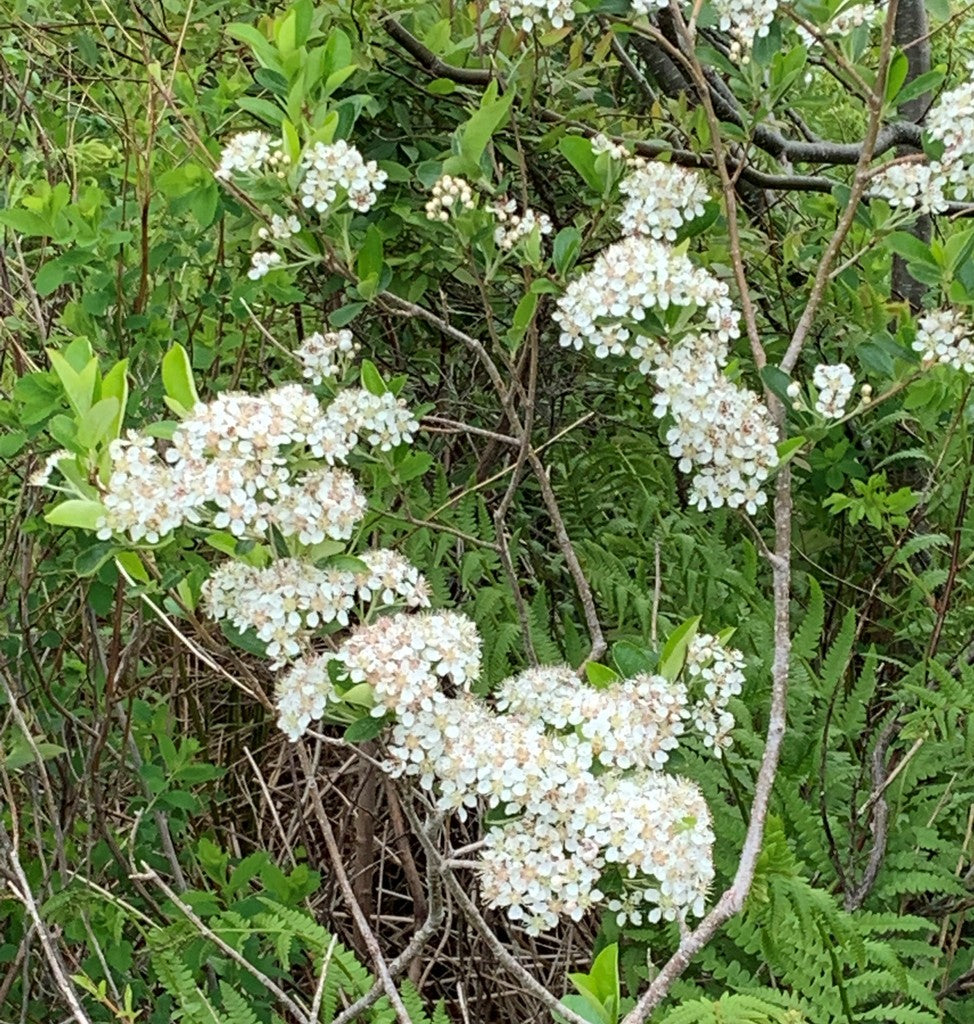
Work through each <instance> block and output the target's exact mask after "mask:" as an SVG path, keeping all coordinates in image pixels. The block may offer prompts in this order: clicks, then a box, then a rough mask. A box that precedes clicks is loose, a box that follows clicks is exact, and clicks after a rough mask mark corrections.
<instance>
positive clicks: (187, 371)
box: [162, 342, 199, 412]
mask: <svg viewBox="0 0 974 1024" xmlns="http://www.w3.org/2000/svg"><path fill="white" fill-rule="evenodd" d="M162 385H163V387H164V388H165V389H166V395H167V396H168V397H169V398H171V399H172V400H173V402H174V403H176V405H178V406H179V408H180V409H181V410H184V411H185V412H191V411H192V410H193V408H195V406H196V404H197V403H198V402H199V397H198V396H197V394H196V385H195V384H194V383H193V367H192V366H191V365H190V362H189V355H188V354H187V352H186V349H184V348H183V346H182V345H180V344H179V343H178V342H177V343H176V344H175V345H173V346H172V348H171V349H169V351H168V352H167V353H166V354H165V355H164V356H163V357H162ZM176 411H177V412H178V411H179V410H176Z"/></svg>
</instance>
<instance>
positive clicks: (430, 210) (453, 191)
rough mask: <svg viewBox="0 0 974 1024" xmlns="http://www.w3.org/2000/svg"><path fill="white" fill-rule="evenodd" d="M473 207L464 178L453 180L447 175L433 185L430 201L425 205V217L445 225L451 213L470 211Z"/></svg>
mask: <svg viewBox="0 0 974 1024" xmlns="http://www.w3.org/2000/svg"><path fill="white" fill-rule="evenodd" d="M475 205H476V203H475V202H474V198H473V189H471V187H470V183H469V182H468V181H467V180H466V179H465V178H453V177H451V176H450V175H449V174H444V175H443V177H442V178H439V179H438V180H437V181H435V182H434V183H433V188H432V189H431V190H430V199H429V201H428V202H427V203H426V216H427V218H428V219H429V220H439V221H443V222H444V223H445V222H446V221H448V220H449V219H450V214H451V213H456V212H459V211H462V210H472V209H473V208H474V206H475Z"/></svg>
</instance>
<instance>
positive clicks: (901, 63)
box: [886, 50, 910, 103]
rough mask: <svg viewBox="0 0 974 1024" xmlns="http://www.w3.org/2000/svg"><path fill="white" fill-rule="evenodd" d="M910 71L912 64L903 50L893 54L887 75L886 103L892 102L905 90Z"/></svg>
mask: <svg viewBox="0 0 974 1024" xmlns="http://www.w3.org/2000/svg"><path fill="white" fill-rule="evenodd" d="M909 70H910V62H909V61H908V60H907V57H906V54H905V53H903V51H902V50H897V51H896V53H895V54H893V59H892V60H891V61H890V64H889V71H888V72H887V74H886V102H887V103H890V102H892V101H893V100H894V99H895V98H896V97H897V95H898V94H899V91H900V89H902V88H903V83H904V82H905V81H906V76H907V74H908V73H909Z"/></svg>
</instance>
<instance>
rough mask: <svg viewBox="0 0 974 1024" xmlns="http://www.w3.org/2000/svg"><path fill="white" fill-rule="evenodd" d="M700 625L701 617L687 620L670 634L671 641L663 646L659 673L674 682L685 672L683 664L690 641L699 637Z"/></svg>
mask: <svg viewBox="0 0 974 1024" xmlns="http://www.w3.org/2000/svg"><path fill="white" fill-rule="evenodd" d="M699 625H700V616H699V615H697V616H694V618H692V619H687V620H686V622H684V623H682V624H681V625H679V626H677V627H676V629H674V630H673V632H672V633H671V634H670V636H669V639H668V640H667V641H666V644H665V645H664V646H663V653H662V654H661V655H660V659H659V673H660V675H661V676H664V677H665V678H666V679H669V680H670V682H672V681H673V680H674V679H676V677H677V676H678V675H679V674H680V672H682V671H683V663H684V661H686V656H687V648H688V647H689V646H690V641H691V640H692V639H693V638H694V637H695V636H696V635H697V627H698V626H699Z"/></svg>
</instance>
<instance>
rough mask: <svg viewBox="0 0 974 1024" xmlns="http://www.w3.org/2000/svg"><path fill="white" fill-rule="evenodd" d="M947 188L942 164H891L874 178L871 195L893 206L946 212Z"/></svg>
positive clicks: (924, 211) (926, 211)
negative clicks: (945, 190)
mask: <svg viewBox="0 0 974 1024" xmlns="http://www.w3.org/2000/svg"><path fill="white" fill-rule="evenodd" d="M946 185H947V178H946V175H945V174H944V172H943V168H942V167H941V165H940V164H939V163H936V162H934V163H929V164H919V163H910V164H891V165H890V166H889V167H886V168H884V169H883V170H882V171H881V172H880V173H879V174H877V175H876V176H875V177H874V178H873V181H872V185H871V186H870V192H871V194H872V195H874V196H878V197H879V198H881V199H885V200H886V202H887V203H889V205H890V206H892V207H899V206H902V207H903V208H904V209H907V210H916V211H917V212H918V213H942V212H943V211H944V210H946V209H947V199H946V196H945V195H944V189H945V187H946Z"/></svg>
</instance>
